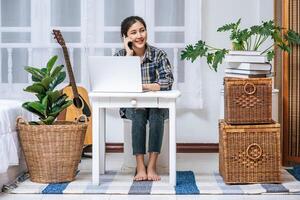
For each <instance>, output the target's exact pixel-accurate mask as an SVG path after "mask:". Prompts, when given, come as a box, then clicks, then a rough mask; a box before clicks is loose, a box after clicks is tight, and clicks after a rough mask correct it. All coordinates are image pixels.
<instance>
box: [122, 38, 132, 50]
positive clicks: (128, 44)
mask: <svg viewBox="0 0 300 200" xmlns="http://www.w3.org/2000/svg"><path fill="white" fill-rule="evenodd" d="M123 37H124V38H126V36H125V35H123ZM127 46H128V47H129V49H131V50H133V48H132V42H128V43H127Z"/></svg>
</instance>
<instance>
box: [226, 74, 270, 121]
mask: <svg viewBox="0 0 300 200" xmlns="http://www.w3.org/2000/svg"><path fill="white" fill-rule="evenodd" d="M224 84H225V86H224V94H225V96H224V109H225V110H224V117H225V121H226V122H228V123H230V124H263V123H272V79H271V78H249V79H241V78H229V77H225V78H224Z"/></svg>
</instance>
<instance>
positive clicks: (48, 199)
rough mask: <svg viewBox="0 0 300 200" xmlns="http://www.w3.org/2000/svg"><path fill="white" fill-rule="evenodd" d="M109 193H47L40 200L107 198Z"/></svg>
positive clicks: (105, 199)
mask: <svg viewBox="0 0 300 200" xmlns="http://www.w3.org/2000/svg"><path fill="white" fill-rule="evenodd" d="M109 199H110V195H88V194H85V195H73V194H57V195H56V194H48V195H44V196H43V198H42V200H109Z"/></svg>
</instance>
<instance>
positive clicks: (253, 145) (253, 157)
mask: <svg viewBox="0 0 300 200" xmlns="http://www.w3.org/2000/svg"><path fill="white" fill-rule="evenodd" d="M251 148H258V150H259V151H258V152H259V153H258V155H256V156H252V155H251V154H250V150H251ZM246 155H247V156H248V157H249V158H250V159H252V160H257V159H259V158H260V157H261V156H262V148H261V146H259V144H257V143H253V144H250V145H249V146H248V147H247V150H246Z"/></svg>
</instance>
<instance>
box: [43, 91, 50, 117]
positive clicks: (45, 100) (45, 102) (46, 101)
mask: <svg viewBox="0 0 300 200" xmlns="http://www.w3.org/2000/svg"><path fill="white" fill-rule="evenodd" d="M42 105H43V106H44V107H45V116H47V115H48V113H49V112H50V108H51V107H50V106H51V103H50V101H49V96H48V95H46V96H45V97H44V98H43V99H42Z"/></svg>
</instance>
